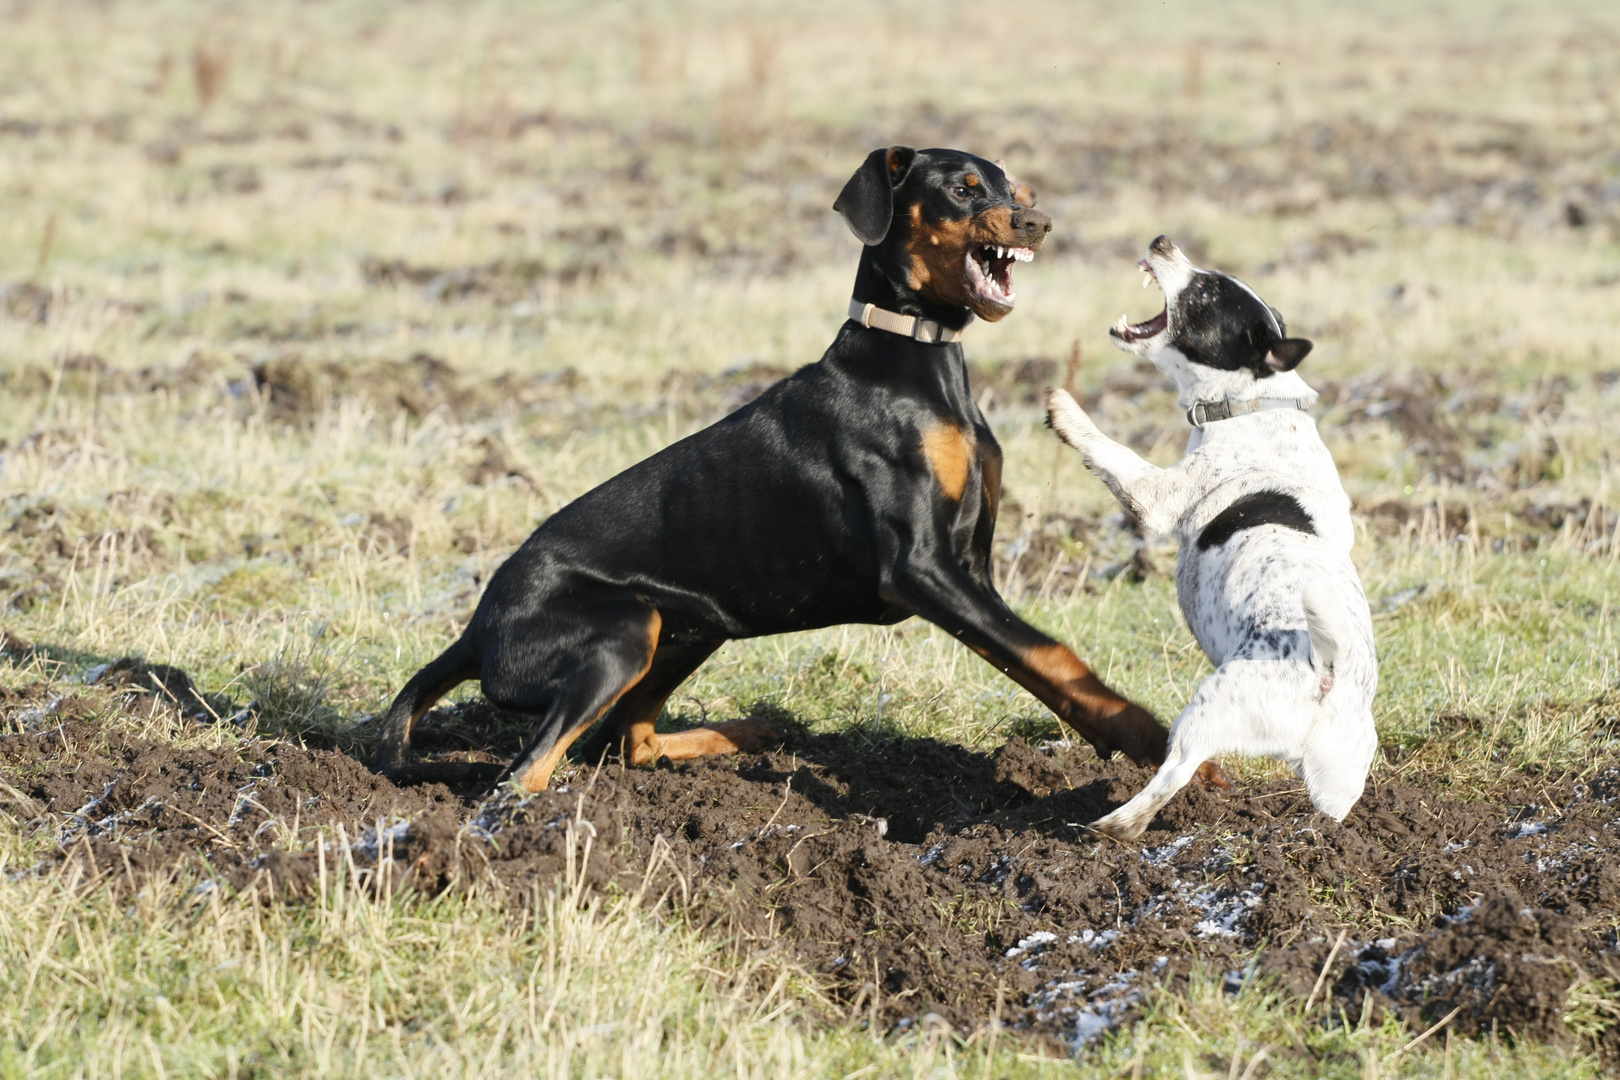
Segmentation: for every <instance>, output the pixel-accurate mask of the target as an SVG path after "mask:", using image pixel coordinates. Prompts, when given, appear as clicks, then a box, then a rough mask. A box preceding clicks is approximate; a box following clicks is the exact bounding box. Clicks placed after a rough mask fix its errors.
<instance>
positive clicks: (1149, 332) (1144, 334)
mask: <svg viewBox="0 0 1620 1080" xmlns="http://www.w3.org/2000/svg"><path fill="white" fill-rule="evenodd" d="M1136 265H1138V266H1140V267H1141V268H1142V273H1143V275H1144V277H1143V278H1142V287H1143V288H1144V289H1145V288H1147V286H1148V283H1149V282H1150V281H1151V282H1153V283H1155V284H1157V283H1158V280H1159V275H1158V274H1156V273H1154V271H1153V266H1152V264H1150V263H1149V262H1148V261H1147V260H1146V259H1143V260H1142V261H1141V262H1139V263H1137V264H1136ZM1168 325H1170V308H1169V306H1168V305H1166V307H1165V309H1164V310H1163V311H1161V312H1159V313H1158V314H1157V315H1155V316H1153V318H1151V319H1148V320H1147V321H1146V322H1139V323H1133V322H1131V321H1130V319H1128V318H1127V317H1126V316H1124V315H1121V316H1120V317H1119V321H1118V322H1116V323H1115V324H1114V325H1113V326H1110V327H1109V328H1108V333H1109V334H1110V335H1111V336H1113V337H1116V338H1118V339H1119V340H1120V341H1124V342H1132V341H1141V340H1142V339H1144V338H1150V337H1153V336H1155V335H1157V334H1162V333H1163V332H1164V328H1165V327H1166V326H1168Z"/></svg>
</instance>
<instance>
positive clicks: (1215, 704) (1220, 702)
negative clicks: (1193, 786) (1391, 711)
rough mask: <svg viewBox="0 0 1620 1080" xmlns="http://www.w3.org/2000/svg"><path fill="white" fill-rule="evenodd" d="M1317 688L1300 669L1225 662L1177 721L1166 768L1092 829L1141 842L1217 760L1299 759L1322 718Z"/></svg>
mask: <svg viewBox="0 0 1620 1080" xmlns="http://www.w3.org/2000/svg"><path fill="white" fill-rule="evenodd" d="M1314 682H1315V674H1314V672H1313V671H1312V670H1311V668H1310V667H1309V666H1308V665H1306V664H1302V663H1300V662H1298V661H1293V660H1275V659H1261V660H1256V659H1249V658H1246V657H1245V658H1240V659H1236V660H1228V661H1227V662H1226V663H1224V664H1222V665H1221V666H1220V667H1219V668H1217V669H1216V670H1215V671H1214V672H1213V673H1211V674H1210V676H1209V677H1208V678H1207V679H1205V680H1204V681H1203V682H1202V683H1200V684H1199V685H1198V689H1197V691H1196V692H1194V694H1193V699H1192V701H1191V702H1189V703H1188V705H1187V707H1186V708H1185V709H1183V710H1182V711H1181V715H1180V716H1178V717H1176V722H1175V723H1174V724H1172V725H1171V727H1170V746H1169V749H1168V750H1167V752H1166V754H1165V759H1164V764H1163V765H1161V766H1159V771H1158V772H1157V773H1155V774H1154V775H1153V779H1151V780H1149V781H1148V784H1147V787H1145V788H1143V789H1142V790H1141V792H1140V793H1138V794H1137V796H1136V797H1135V798H1133V799H1132V800H1131V801H1130V802H1128V803H1126V804H1125V805H1124V806H1122V807H1120V808H1119V809H1118V810H1115V811H1114V812H1113V813H1111V814H1109V815H1108V816H1107V817H1104V818H1100V819H1098V820H1097V821H1095V822H1093V823H1092V826H1091V827H1092V828H1094V829H1096V830H1097V831H1099V832H1103V833H1107V834H1108V835H1109V836H1113V837H1117V838H1119V839H1121V840H1132V839H1135V838H1136V837H1138V836H1140V835H1142V833H1143V831H1144V830H1146V829H1147V827H1148V825H1149V824H1151V823H1152V821H1153V817H1154V815H1155V814H1157V813H1158V812H1159V811H1160V809H1162V808H1163V807H1164V804H1165V803H1167V802H1169V801H1170V799H1171V798H1172V797H1173V796H1174V795H1175V793H1176V792H1178V791H1180V790H1181V789H1182V788H1184V787H1186V786H1187V782H1188V781H1189V780H1191V779H1192V778H1193V775H1194V774H1195V773H1197V771H1198V766H1200V765H1202V764H1203V763H1204V762H1206V761H1208V760H1209V759H1210V758H1212V757H1215V756H1216V755H1217V754H1244V755H1247V756H1257V755H1261V754H1265V755H1271V756H1275V757H1285V758H1289V759H1293V758H1296V757H1297V756H1298V754H1299V748H1300V746H1301V744H1303V743H1304V742H1305V739H1306V732H1307V729H1308V726H1309V725H1310V723H1311V721H1312V719H1314V714H1315V713H1316V712H1317V711H1318V709H1317V706H1315V704H1314V702H1313V701H1312V692H1313V690H1314V686H1313V684H1314Z"/></svg>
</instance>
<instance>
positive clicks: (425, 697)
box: [371, 634, 478, 774]
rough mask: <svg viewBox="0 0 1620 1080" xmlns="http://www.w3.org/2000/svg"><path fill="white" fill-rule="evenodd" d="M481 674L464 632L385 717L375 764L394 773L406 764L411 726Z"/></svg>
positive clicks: (413, 681) (420, 674)
mask: <svg viewBox="0 0 1620 1080" xmlns="http://www.w3.org/2000/svg"><path fill="white" fill-rule="evenodd" d="M477 677H478V654H477V653H476V652H475V651H474V650H473V646H472V643H471V642H470V641H468V640H467V637H466V635H465V634H464V635H462V636H461V637H460V638H459V639H458V640H457V641H456V643H455V644H454V645H452V646H450V647H449V648H448V649H446V650H445V651H444V652H443V653H442V654H441V655H440V656H439V658H438V659H437V660H435V661H433V662H432V663H431V664H429V665H428V666H427V667H425V668H423V669H422V670H421V671H418V672H417V673H416V674H415V676H413V677H412V678H411V681H410V682H408V683H406V684H405V689H403V690H401V691H400V692H399V696H398V697H396V698H395V699H394V703H393V704H392V705H390V706H389V707H388V712H387V713H386V714H385V715H384V716H383V719H382V725H381V727H382V740H381V741H380V742H379V743H378V744H377V752H376V754H375V755H373V757H372V759H371V767H372V768H373V769H375V770H376V771H378V772H380V773H387V774H393V773H396V772H399V771H400V770H401V769H402V767H403V766H404V765H405V759H406V758H407V757H409V755H410V750H411V728H412V727H413V726H415V724H416V722H417V721H418V720H420V719H421V718H422V714H423V713H425V712H427V711H428V710H429V709H431V708H433V705H434V703H435V702H437V701H438V700H439V699H440V698H442V697H443V696H444V695H445V694H448V693H449V692H450V691H451V690H453V689H455V688H456V687H457V686H459V685H461V684H462V683H464V682H466V681H467V680H468V679H475V678H477Z"/></svg>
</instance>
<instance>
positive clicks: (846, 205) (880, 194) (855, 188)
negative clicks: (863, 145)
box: [833, 146, 917, 247]
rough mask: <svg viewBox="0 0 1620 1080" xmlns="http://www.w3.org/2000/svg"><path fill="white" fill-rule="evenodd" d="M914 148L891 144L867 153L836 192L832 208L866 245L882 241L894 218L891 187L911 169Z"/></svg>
mask: <svg viewBox="0 0 1620 1080" xmlns="http://www.w3.org/2000/svg"><path fill="white" fill-rule="evenodd" d="M916 158H917V151H916V150H914V149H912V148H911V147H909V146H890V147H887V148H885V149H880V150H874V151H872V152H871V153H870V154H867V155H866V161H865V162H863V163H862V164H861V167H860V168H858V169H856V170H855V175H854V176H852V177H850V178H849V182H848V183H847V184H845V185H844V190H843V191H840V192H839V193H838V199H837V201H836V202H834V203H833V209H834V210H836V211H838V212H839V213H840V214H843V215H844V221H845V223H847V224H848V225H849V230H850V232H852V233H854V234H855V236H856V237H857V238H858V239H859V240H860V242H861V243H863V244H865V245H867V246H868V247H870V246H872V245H873V244H881V243H882V242H883V238H884V237H885V236H888V235H889V222H890V221H892V220H893V219H894V189H895V188H897V187H899V186H900V184H901V183H902V182H903V181H904V180H905V178H906V174H907V173H909V172H911V163H912V162H913V161H915V160H916Z"/></svg>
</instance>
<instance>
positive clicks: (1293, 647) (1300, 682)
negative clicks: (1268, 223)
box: [1047, 249, 1378, 838]
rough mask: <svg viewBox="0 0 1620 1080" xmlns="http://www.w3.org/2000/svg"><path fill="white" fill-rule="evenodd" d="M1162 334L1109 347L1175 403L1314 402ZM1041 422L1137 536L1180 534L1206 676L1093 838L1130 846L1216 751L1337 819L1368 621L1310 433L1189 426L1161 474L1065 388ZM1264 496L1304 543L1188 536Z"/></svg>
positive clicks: (1362, 769) (1345, 523) (1355, 742)
mask: <svg viewBox="0 0 1620 1080" xmlns="http://www.w3.org/2000/svg"><path fill="white" fill-rule="evenodd" d="M1172 250H1173V249H1172ZM1174 254H1175V256H1176V257H1177V258H1178V259H1179V262H1180V263H1181V264H1184V265H1185V264H1186V260H1185V259H1184V258H1182V257H1180V253H1179V252H1174ZM1152 258H1153V257H1152V256H1150V260H1151V259H1152ZM1166 261H1167V262H1171V260H1166ZM1154 269H1155V271H1157V275H1156V276H1157V277H1158V279H1159V281H1160V283H1161V285H1162V286H1163V287H1164V288H1165V292H1166V296H1167V299H1170V300H1173V299H1174V297H1175V294H1176V291H1177V290H1179V289H1180V288H1181V287H1183V286H1184V285H1185V284H1186V282H1187V280H1188V276H1189V274H1188V273H1187V272H1181V273H1177V272H1176V271H1177V270H1178V269H1179V268H1178V267H1176V266H1175V265H1173V264H1172V265H1168V266H1165V267H1164V268H1163V269H1162V270H1161V267H1160V266H1159V265H1158V264H1157V263H1155V266H1154ZM1168 307H1169V309H1171V310H1173V309H1174V304H1169V305H1168ZM1174 331H1175V327H1174V325H1173V323H1172V324H1171V325H1169V326H1167V327H1166V329H1165V330H1164V331H1162V332H1161V333H1159V334H1157V335H1155V336H1154V337H1152V338H1145V339H1141V340H1138V341H1134V342H1129V343H1126V342H1119V344H1120V345H1121V347H1122V348H1125V349H1126V350H1127V351H1130V352H1134V353H1136V354H1138V355H1141V356H1145V357H1147V358H1148V359H1149V360H1151V361H1152V362H1153V364H1154V365H1155V366H1156V367H1158V369H1159V370H1160V371H1162V372H1164V373H1165V374H1166V375H1169V376H1170V377H1171V378H1173V379H1175V381H1176V384H1177V386H1178V387H1179V388H1180V391H1181V401H1182V404H1183V405H1189V404H1191V403H1192V402H1194V401H1200V400H1203V401H1210V400H1223V399H1225V400H1245V399H1250V398H1258V397H1267V398H1277V397H1292V398H1300V399H1306V400H1310V401H1314V400H1315V397H1316V395H1315V393H1314V392H1313V391H1312V390H1311V389H1310V388H1309V387H1308V386H1306V385H1305V383H1304V382H1303V380H1301V379H1300V378H1299V376H1298V375H1297V374H1296V373H1294V372H1292V371H1289V372H1285V373H1282V374H1278V375H1273V376H1271V377H1269V378H1265V379H1257V378H1256V377H1255V375H1254V374H1253V373H1252V372H1250V371H1247V370H1243V371H1237V372H1231V371H1223V370H1217V369H1214V368H1210V367H1205V366H1203V365H1200V364H1194V363H1191V362H1189V361H1188V360H1187V358H1186V357H1185V356H1184V355H1183V354H1182V353H1181V352H1179V351H1178V350H1177V349H1175V348H1174V347H1173V346H1171V345H1170V344H1169V342H1170V341H1171V340H1172V338H1173V337H1174ZM1047 414H1048V416H1049V417H1050V419H1051V423H1052V427H1053V429H1054V430H1055V431H1056V432H1057V433H1058V435H1059V436H1060V437H1061V438H1062V439H1063V441H1064V442H1066V443H1068V444H1069V445H1070V446H1072V447H1074V448H1075V449H1077V450H1079V451H1080V453H1081V455H1082V456H1083V457H1084V458H1085V462H1086V465H1087V467H1088V468H1090V469H1091V471H1092V472H1094V473H1095V474H1096V475H1097V476H1098V477H1099V478H1100V479H1101V480H1102V481H1103V483H1105V484H1107V485H1108V488H1109V490H1111V491H1112V492H1113V493H1114V495H1115V497H1116V498H1118V499H1119V501H1120V502H1121V503H1122V504H1123V505H1124V506H1126V507H1127V508H1128V509H1130V510H1131V511H1132V512H1133V513H1134V514H1136V516H1137V517H1138V519H1139V520H1140V521H1141V522H1142V525H1143V527H1144V529H1146V530H1147V531H1149V532H1151V533H1153V534H1156V535H1172V534H1173V535H1175V536H1176V537H1178V539H1179V540H1180V542H1181V550H1180V553H1179V555H1178V557H1177V561H1176V587H1177V593H1178V596H1179V599H1180V601H1181V610H1182V613H1183V614H1184V615H1185V616H1186V619H1187V624H1188V626H1189V627H1191V628H1192V632H1193V635H1194V636H1195V637H1196V638H1197V639H1198V643H1199V645H1201V646H1202V647H1203V649H1204V653H1205V655H1207V656H1208V657H1209V659H1210V662H1211V663H1213V664H1214V665H1215V671H1214V673H1213V674H1211V675H1210V676H1209V677H1208V678H1206V679H1205V680H1204V681H1203V683H1202V684H1200V685H1199V687H1198V690H1197V691H1196V692H1195V693H1194V694H1193V698H1192V701H1191V702H1190V703H1189V704H1188V705H1187V707H1186V708H1185V709H1184V710H1182V712H1181V715H1180V716H1178V717H1177V718H1176V721H1175V723H1174V724H1173V725H1172V726H1171V729H1170V744H1169V749H1168V752H1167V755H1166V757H1165V761H1164V764H1163V765H1162V766H1161V767H1160V768H1159V771H1158V772H1157V773H1156V774H1155V775H1154V777H1153V779H1152V780H1151V781H1149V782H1148V785H1147V787H1146V788H1144V789H1143V790H1142V792H1141V793H1140V794H1138V795H1137V796H1136V797H1135V798H1133V799H1131V800H1130V801H1129V802H1128V803H1126V804H1125V805H1124V806H1122V807H1120V808H1119V809H1118V810H1116V811H1114V812H1113V813H1111V814H1109V815H1108V816H1107V817H1104V818H1102V819H1101V820H1099V821H1097V822H1096V823H1095V825H1094V827H1095V828H1097V829H1098V830H1100V831H1102V832H1105V833H1108V834H1110V835H1113V836H1117V837H1120V838H1133V837H1136V836H1139V835H1141V833H1142V832H1143V831H1144V830H1145V829H1146V828H1147V826H1148V824H1149V823H1150V822H1151V821H1152V820H1153V817H1154V815H1155V814H1157V813H1158V812H1159V809H1160V808H1161V807H1163V806H1164V804H1165V803H1166V802H1168V801H1169V800H1170V798H1171V796H1173V795H1174V794H1175V793H1176V792H1177V791H1179V790H1180V789H1181V788H1182V787H1183V786H1185V785H1186V783H1187V782H1188V781H1189V780H1191V779H1192V777H1193V775H1194V773H1195V772H1196V771H1197V769H1198V766H1199V765H1200V764H1202V763H1203V762H1204V761H1206V760H1208V759H1210V758H1212V757H1214V756H1216V755H1217V754H1228V753H1238V754H1247V755H1268V756H1271V757H1277V758H1281V759H1282V760H1284V761H1287V762H1289V763H1290V764H1291V765H1293V767H1294V769H1295V770H1296V771H1297V772H1298V773H1299V775H1300V777H1301V779H1303V780H1304V782H1305V786H1306V788H1307V789H1308V790H1309V792H1310V797H1311V801H1312V802H1313V803H1315V805H1316V807H1317V808H1318V809H1319V810H1321V811H1323V812H1324V813H1327V814H1330V815H1332V816H1333V817H1334V818H1336V819H1341V820H1342V819H1343V818H1344V816H1345V815H1346V814H1347V813H1349V812H1350V808H1351V807H1352V806H1354V805H1355V803H1356V800H1358V799H1359V798H1360V797H1361V793H1362V789H1363V787H1364V785H1365V783H1366V778H1367V772H1368V769H1369V768H1370V767H1371V765H1372V759H1373V754H1374V752H1375V751H1376V750H1377V748H1378V735H1377V733H1376V731H1375V730H1374V727H1373V718H1372V698H1373V691H1374V689H1375V688H1376V686H1377V682H1378V658H1377V654H1376V652H1375V651H1374V647H1373V632H1372V615H1371V613H1370V611H1369V610H1368V607H1367V598H1366V594H1365V592H1364V591H1363V590H1362V586H1361V580H1360V578H1359V577H1358V576H1357V574H1356V568H1355V566H1354V564H1353V563H1352V562H1351V560H1350V547H1351V544H1352V542H1353V540H1354V529H1353V526H1352V524H1351V521H1350V500H1349V498H1348V497H1347V496H1346V495H1345V493H1344V488H1343V486H1342V485H1341V484H1340V482H1339V474H1338V470H1337V468H1336V467H1335V466H1334V464H1333V458H1332V456H1331V455H1330V454H1329V453H1328V449H1327V447H1326V446H1325V445H1323V443H1322V439H1321V437H1320V436H1319V435H1318V434H1317V430H1316V423H1315V421H1314V420H1312V419H1311V417H1310V415H1309V414H1307V413H1305V412H1302V411H1299V410H1297V409H1275V410H1268V411H1263V412H1256V413H1249V414H1245V415H1240V416H1235V417H1233V418H1231V419H1229V420H1222V421H1218V422H1216V423H1211V424H1209V425H1207V426H1206V427H1204V428H1203V429H1194V431H1193V434H1192V438H1191V439H1190V440H1189V442H1188V452H1187V454H1186V456H1185V457H1183V458H1182V460H1181V461H1180V462H1179V463H1177V464H1176V465H1173V466H1171V467H1170V468H1167V469H1160V468H1157V467H1156V466H1154V465H1151V464H1149V463H1148V462H1146V461H1144V460H1143V459H1142V458H1141V457H1139V456H1138V455H1137V454H1136V453H1135V452H1133V451H1132V450H1130V449H1129V448H1128V447H1125V446H1122V445H1120V444H1119V443H1117V442H1115V441H1113V440H1112V439H1110V438H1108V437H1107V436H1106V435H1104V434H1103V433H1102V432H1101V431H1100V430H1098V428H1097V425H1096V424H1095V423H1093V422H1092V419H1091V417H1089V416H1087V415H1086V413H1085V411H1084V410H1083V409H1081V408H1080V406H1079V405H1078V404H1077V403H1076V402H1075V401H1074V399H1073V398H1072V397H1070V396H1069V395H1068V394H1067V393H1065V392H1064V391H1062V390H1052V391H1049V392H1048V395H1047ZM1262 491H1276V492H1282V493H1285V494H1288V495H1291V496H1293V497H1294V498H1295V499H1296V500H1298V502H1299V504H1300V505H1301V506H1302V507H1303V508H1304V509H1305V511H1306V512H1307V513H1308V514H1309V515H1310V517H1311V519H1312V522H1313V523H1314V525H1315V527H1316V532H1317V535H1315V536H1312V535H1310V534H1308V533H1304V532H1300V531H1297V530H1294V529H1290V528H1287V527H1285V526H1281V525H1262V526H1259V527H1255V528H1249V529H1244V530H1242V531H1240V532H1237V533H1236V534H1234V535H1233V536H1232V537H1231V539H1229V540H1228V541H1226V542H1225V543H1224V544H1220V545H1217V546H1213V547H1211V548H1209V549H1208V550H1205V551H1200V550H1199V549H1198V546H1197V539H1198V536H1199V534H1200V533H1201V532H1202V531H1203V529H1204V527H1205V526H1207V525H1208V524H1209V523H1210V522H1211V520H1213V519H1214V518H1215V516H1216V515H1217V514H1219V513H1220V512H1221V511H1223V510H1225V509H1226V508H1228V507H1229V506H1231V505H1232V504H1233V503H1234V502H1236V501H1237V500H1238V499H1240V498H1242V497H1244V496H1247V495H1251V494H1254V493H1256V492H1262Z"/></svg>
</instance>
